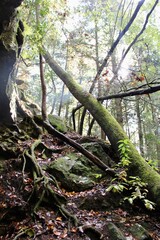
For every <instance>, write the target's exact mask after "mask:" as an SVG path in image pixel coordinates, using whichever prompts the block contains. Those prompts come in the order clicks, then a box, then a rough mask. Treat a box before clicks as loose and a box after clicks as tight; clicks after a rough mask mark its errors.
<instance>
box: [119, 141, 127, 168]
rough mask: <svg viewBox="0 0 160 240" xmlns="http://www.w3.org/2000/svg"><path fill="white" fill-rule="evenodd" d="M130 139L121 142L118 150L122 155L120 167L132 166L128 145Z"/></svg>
mask: <svg viewBox="0 0 160 240" xmlns="http://www.w3.org/2000/svg"><path fill="white" fill-rule="evenodd" d="M128 141H129V140H128V139H124V140H120V141H119V145H118V150H119V153H120V158H121V161H120V163H119V166H122V167H126V166H128V165H129V164H130V160H129V152H130V149H129V145H128Z"/></svg>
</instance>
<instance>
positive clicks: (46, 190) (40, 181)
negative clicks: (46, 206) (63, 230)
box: [23, 139, 78, 226]
mask: <svg viewBox="0 0 160 240" xmlns="http://www.w3.org/2000/svg"><path fill="white" fill-rule="evenodd" d="M40 143H41V139H38V140H36V141H35V142H34V143H33V144H32V145H31V147H30V149H29V150H28V149H27V150H25V151H24V153H23V158H24V166H23V174H24V170H25V165H26V159H29V160H30V161H31V163H32V174H33V179H34V190H33V192H34V193H36V192H39V191H38V190H39V189H42V193H41V196H40V198H39V200H38V201H37V203H36V204H35V206H34V209H33V213H36V211H37V210H38V208H39V206H40V205H41V203H42V202H43V201H46V199H50V201H53V204H54V205H55V206H56V207H57V208H58V209H59V211H60V212H61V213H62V215H63V216H65V217H67V218H70V219H71V220H72V221H73V223H74V225H76V226H77V224H78V220H77V218H76V216H74V215H72V214H71V213H70V212H69V211H68V210H67V209H66V208H65V207H64V203H65V202H66V199H65V197H64V196H62V195H60V194H59V193H56V192H55V191H54V190H53V188H52V187H51V184H53V183H54V182H53V179H51V178H49V177H48V176H46V175H45V172H44V171H43V170H42V168H41V166H40V165H39V164H38V162H37V159H36V156H35V148H37V147H38V145H39V144H40ZM54 184H55V183H54ZM32 194H33V193H32Z"/></svg>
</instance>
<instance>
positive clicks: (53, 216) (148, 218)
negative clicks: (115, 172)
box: [0, 135, 160, 240]
mask: <svg viewBox="0 0 160 240" xmlns="http://www.w3.org/2000/svg"><path fill="white" fill-rule="evenodd" d="M22 142H23V144H22ZM22 142H19V148H20V149H22V148H23V149H24V148H25V147H26V146H28V145H29V144H30V140H27V141H25V142H24V141H22ZM45 142H48V145H50V146H51V144H52V147H54V148H57V149H58V148H62V147H64V144H63V143H62V142H60V141H59V140H57V139H54V140H53V141H52V143H51V136H49V135H48V136H45ZM53 145H54V146H53ZM68 148H69V147H68ZM63 149H65V150H64V151H68V150H66V148H63ZM38 154H39V153H37V156H38ZM60 154H62V152H61V153H60ZM63 154H64V153H63ZM42 160H43V159H42V158H41V157H40V156H39V162H42ZM48 161H50V160H49V159H48ZM6 163H7V164H6V167H5V170H4V171H3V172H2V173H1V175H0V239H1V240H18V239H26V240H27V239H35V240H53V239H65V240H80V239H83V240H89V239H93V240H94V239H95V240H98V239H102V240H103V239H104V240H105V239H106V240H107V239H110V238H109V237H108V230H107V224H108V223H114V224H115V225H116V226H118V227H119V226H121V225H123V234H124V236H125V237H126V239H127V240H136V238H134V237H133V236H132V235H131V234H130V232H129V231H128V229H129V227H130V226H132V225H133V224H135V223H138V224H142V225H146V229H147V230H148V232H149V234H150V236H151V237H152V238H151V239H153V240H158V239H160V217H159V213H156V212H155V211H146V210H145V209H143V208H141V207H138V206H136V207H134V208H132V207H128V206H126V207H125V206H123V207H121V206H119V207H117V208H114V207H112V206H111V207H110V208H109V209H107V210H106V209H105V208H103V206H101V200H100V201H99V202H97V204H96V205H94V203H93V202H94V201H93V202H92V200H96V199H98V198H99V197H103V196H105V193H106V188H107V187H108V181H107V180H104V181H102V182H101V183H98V184H96V185H95V186H94V187H93V188H91V189H89V190H85V191H81V192H68V191H67V190H65V189H63V188H61V186H60V189H59V190H57V191H59V194H61V195H63V196H64V197H65V198H66V199H67V204H66V208H67V210H68V211H69V212H70V213H72V214H74V215H75V216H76V218H77V219H78V226H74V224H73V222H72V221H71V220H70V219H69V218H65V217H64V216H63V214H61V213H60V212H59V211H58V209H57V208H56V206H55V205H54V202H53V200H48V199H47V201H46V203H45V201H44V202H43V204H41V206H40V207H39V208H38V210H37V211H36V213H35V212H34V213H33V208H34V206H35V204H36V203H37V199H34V197H35V196H34V197H31V196H32V193H33V179H32V177H31V175H30V173H29V171H28V172H27V171H26V172H24V171H23V170H22V169H23V164H22V163H21V161H20V159H18V158H14V157H12V158H10V159H7V160H6ZM28 169H29V166H28ZM31 198H32V199H31ZM87 199H89V204H88V205H87V208H86V209H85V207H84V206H83V202H84V200H85V201H87ZM113 201H114V199H113ZM144 239H147V238H144Z"/></svg>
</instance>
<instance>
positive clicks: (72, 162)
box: [48, 153, 103, 191]
mask: <svg viewBox="0 0 160 240" xmlns="http://www.w3.org/2000/svg"><path fill="white" fill-rule="evenodd" d="M48 171H49V172H50V173H51V174H53V175H54V176H55V177H56V179H57V180H58V181H60V182H61V184H62V186H63V187H64V188H66V189H67V190H70V191H82V190H85V189H89V188H91V187H92V186H93V185H94V184H95V182H96V181H98V179H99V178H101V177H102V176H103V172H102V171H101V170H99V168H98V167H96V166H94V165H93V164H92V163H90V162H89V161H88V159H87V158H85V157H83V156H82V155H80V154H76V153H71V154H68V155H66V156H65V157H61V158H58V159H56V160H55V161H54V162H53V163H51V164H50V165H49V167H48Z"/></svg>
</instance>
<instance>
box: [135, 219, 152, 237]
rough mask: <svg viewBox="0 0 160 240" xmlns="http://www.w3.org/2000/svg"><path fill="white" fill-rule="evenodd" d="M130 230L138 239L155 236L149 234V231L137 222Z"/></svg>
mask: <svg viewBox="0 0 160 240" xmlns="http://www.w3.org/2000/svg"><path fill="white" fill-rule="evenodd" d="M130 232H131V233H132V235H133V237H135V238H136V239H137V240H152V239H153V238H152V237H151V235H150V234H149V232H148V231H147V230H146V229H145V228H144V227H142V226H141V225H140V224H138V223H136V224H135V225H133V226H132V227H131V228H130Z"/></svg>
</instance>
